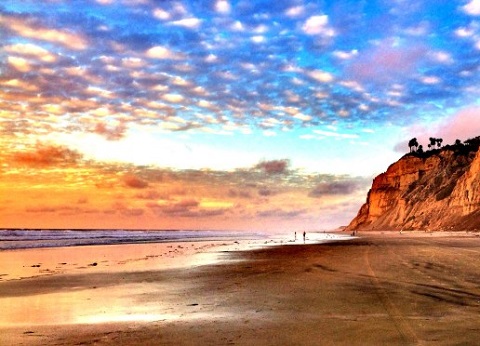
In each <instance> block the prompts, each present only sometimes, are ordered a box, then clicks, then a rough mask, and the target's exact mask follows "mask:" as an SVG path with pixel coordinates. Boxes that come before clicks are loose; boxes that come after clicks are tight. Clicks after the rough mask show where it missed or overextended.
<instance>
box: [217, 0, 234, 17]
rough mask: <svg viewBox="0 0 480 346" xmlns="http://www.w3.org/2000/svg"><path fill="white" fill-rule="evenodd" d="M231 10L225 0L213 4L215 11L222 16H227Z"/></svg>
mask: <svg viewBox="0 0 480 346" xmlns="http://www.w3.org/2000/svg"><path fill="white" fill-rule="evenodd" d="M231 10H232V8H231V5H230V3H229V2H228V1H227V0H218V1H217V2H216V3H215V11H217V12H218V13H222V14H228V13H230V11H231Z"/></svg>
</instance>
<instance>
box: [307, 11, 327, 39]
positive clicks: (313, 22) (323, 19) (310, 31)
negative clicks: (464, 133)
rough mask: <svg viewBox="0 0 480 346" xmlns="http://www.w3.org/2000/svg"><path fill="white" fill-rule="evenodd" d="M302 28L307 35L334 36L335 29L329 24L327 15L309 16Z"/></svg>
mask: <svg viewBox="0 0 480 346" xmlns="http://www.w3.org/2000/svg"><path fill="white" fill-rule="evenodd" d="M302 30H303V31H304V32H305V33H306V34H307V35H322V36H329V37H331V36H334V35H335V31H334V30H333V29H332V28H330V27H329V26H328V16H327V15H317V16H311V17H309V18H308V19H307V20H306V21H305V23H304V24H303V26H302Z"/></svg>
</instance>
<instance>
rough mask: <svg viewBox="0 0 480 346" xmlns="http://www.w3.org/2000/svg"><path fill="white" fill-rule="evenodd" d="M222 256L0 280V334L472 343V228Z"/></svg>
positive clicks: (479, 254)
mask: <svg viewBox="0 0 480 346" xmlns="http://www.w3.org/2000/svg"><path fill="white" fill-rule="evenodd" d="M439 235H440V236H439ZM122 246H123V245H122ZM124 246H128V245H124ZM222 254H224V255H226V256H227V257H225V258H228V259H229V261H221V262H214V263H212V264H205V265H198V266H192V265H190V266H184V267H182V268H164V269H161V270H158V269H152V268H148V270H141V268H140V267H137V268H136V269H134V268H129V270H127V271H124V270H119V269H118V268H116V270H110V271H101V270H100V271H97V272H96V271H95V270H96V269H100V268H98V266H97V267H87V268H85V269H84V270H83V271H79V272H68V271H67V272H58V273H55V274H52V275H41V276H34V277H32V278H24V279H20V280H2V281H0V305H1V306H2V311H6V310H9V311H17V315H18V316H14V315H10V316H8V315H6V313H5V312H3V323H2V312H0V344H1V345H22V344H23V345H47V344H48V345H475V344H478V335H480V334H479V333H480V314H479V312H480V238H479V237H477V236H476V235H471V234H456V235H451V234H445V233H435V236H433V235H431V234H422V233H416V234H414V233H413V232H404V233H403V234H402V235H400V234H398V233H386V234H360V237H359V238H357V239H354V240H348V241H334V242H331V243H328V244H317V245H313V244H307V245H299V246H270V247H267V248H262V249H256V250H249V251H236V252H227V253H222ZM110 265H111V266H113V267H115V265H114V264H113V263H111V264H110ZM45 302H47V304H45ZM6 305H10V306H6ZM47 306H48V307H49V308H48V309H47V308H46V307H47ZM18 307H21V309H19V308H18ZM38 307H41V308H40V309H39V308H38ZM22 316H23V317H22ZM35 316H36V317H35ZM22 321H25V323H22Z"/></svg>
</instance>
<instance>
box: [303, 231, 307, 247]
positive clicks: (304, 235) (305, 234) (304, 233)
mask: <svg viewBox="0 0 480 346" xmlns="http://www.w3.org/2000/svg"><path fill="white" fill-rule="evenodd" d="M306 236H307V233H306V232H305V231H303V243H304V244H305V237H306Z"/></svg>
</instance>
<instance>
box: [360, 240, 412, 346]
mask: <svg viewBox="0 0 480 346" xmlns="http://www.w3.org/2000/svg"><path fill="white" fill-rule="evenodd" d="M372 246H374V245H370V246H368V247H367V249H366V250H365V252H364V259H365V264H366V265H367V272H368V275H369V277H370V281H371V283H372V284H373V286H374V287H375V291H376V293H377V295H378V297H379V299H380V301H381V302H382V305H383V307H384V308H385V310H386V311H387V313H388V315H389V316H390V318H391V319H392V321H393V323H394V325H395V328H396V329H397V331H398V333H399V334H400V335H401V337H402V339H403V340H404V341H405V343H406V344H410V345H411V344H414V345H419V344H420V342H419V339H418V337H417V335H416V334H415V332H414V331H413V329H412V327H411V326H410V324H409V323H408V322H407V320H405V318H404V317H403V314H402V313H401V312H400V310H398V309H397V307H396V306H395V304H394V303H393V301H392V300H391V299H390V297H389V295H388V292H387V291H386V290H385V289H384V288H383V287H382V284H381V283H380V280H379V279H378V277H377V275H376V274H375V271H374V270H373V269H372V266H371V265H370V258H369V255H370V250H371V247H372Z"/></svg>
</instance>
